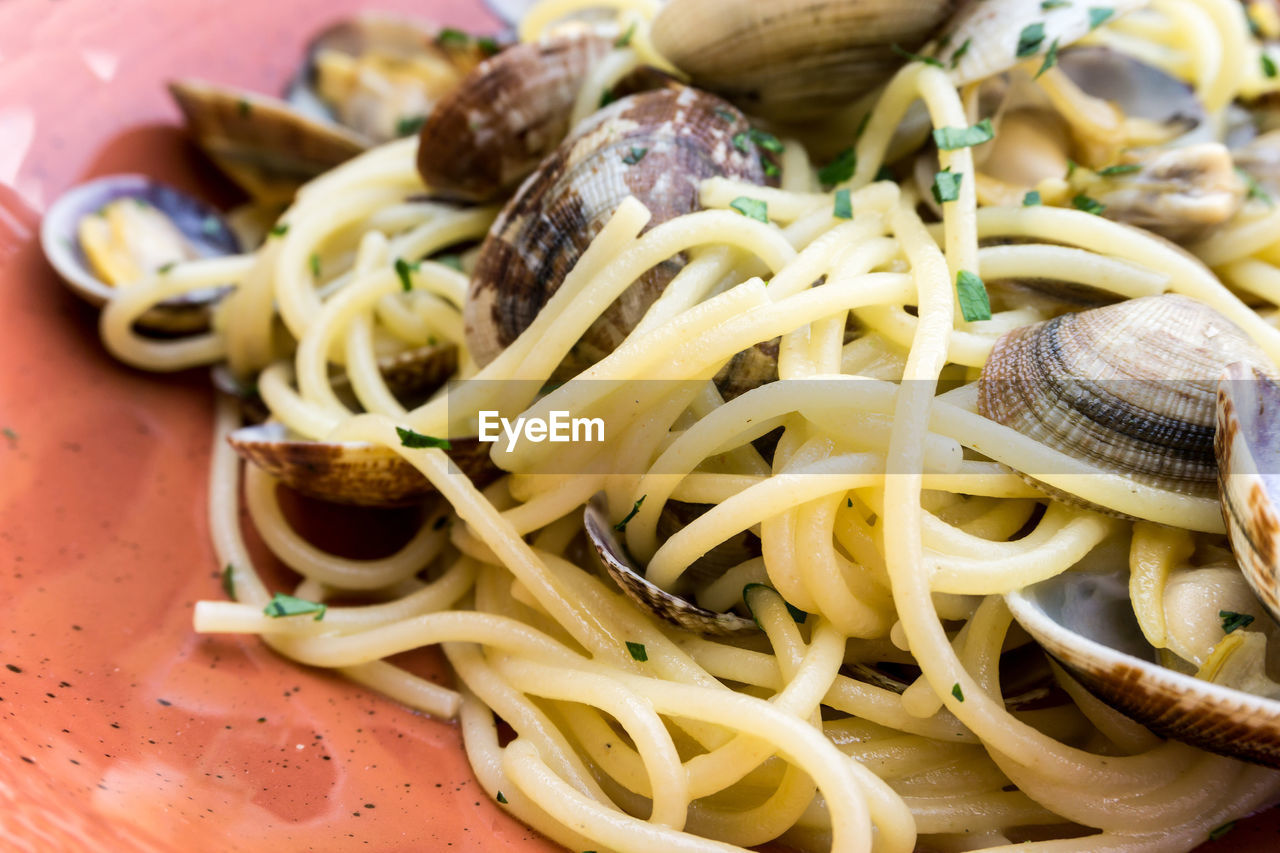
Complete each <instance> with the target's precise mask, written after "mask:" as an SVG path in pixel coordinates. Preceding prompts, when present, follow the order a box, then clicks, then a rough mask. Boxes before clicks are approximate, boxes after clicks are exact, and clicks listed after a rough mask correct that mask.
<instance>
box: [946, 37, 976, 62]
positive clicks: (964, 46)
mask: <svg viewBox="0 0 1280 853" xmlns="http://www.w3.org/2000/svg"><path fill="white" fill-rule="evenodd" d="M971 44H973V39H971V38H967V39H965V40H964V41H962V42H961V43H960V46H959V47H957V48H956V52H955V53H953V54H951V67H952V68H955V67H956V66H957V65H959V64H960V60H961V59H963V58H964V55H965V54H966V53H968V52H969V45H971Z"/></svg>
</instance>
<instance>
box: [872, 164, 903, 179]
mask: <svg viewBox="0 0 1280 853" xmlns="http://www.w3.org/2000/svg"><path fill="white" fill-rule="evenodd" d="M876 180H877V181H896V180H898V176H897V175H895V174H894V173H893V170H892V169H890V168H889V167H888V166H881V167H880V168H879V169H876Z"/></svg>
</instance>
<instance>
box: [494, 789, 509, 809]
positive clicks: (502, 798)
mask: <svg viewBox="0 0 1280 853" xmlns="http://www.w3.org/2000/svg"><path fill="white" fill-rule="evenodd" d="M494 799H495V800H497V801H498V802H500V803H502V804H503V805H504V806H505V805H506V804H507V798H506V797H504V796H502V792H501V791H499V792H498V796H496V797H494Z"/></svg>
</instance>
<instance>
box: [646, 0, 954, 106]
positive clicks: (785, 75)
mask: <svg viewBox="0 0 1280 853" xmlns="http://www.w3.org/2000/svg"><path fill="white" fill-rule="evenodd" d="M954 7H955V2H954V0H859V2H848V0H775V2H771V3H761V2H759V0H669V2H668V3H667V4H666V5H664V6H663V7H662V10H661V11H660V12H659V13H658V15H657V17H655V18H654V20H653V32H652V37H653V44H654V47H655V48H657V50H658V51H659V52H660V53H661V54H662V55H663V56H665V57H666V58H667V59H669V60H670V61H671V62H672V63H673V64H674V65H675V66H676V67H677V68H679V69H680V70H681V71H684V72H686V73H687V74H689V75H690V77H691V78H692V80H693V84H694V85H695V86H698V87H700V88H703V89H707V90H708V91H712V92H715V93H716V94H718V95H721V96H723V97H725V98H727V99H728V100H730V101H732V102H733V103H735V104H737V105H738V106H739V107H741V108H742V109H743V110H745V111H746V112H748V113H751V114H753V115H759V116H762V117H764V118H768V119H772V120H776V121H804V120H808V119H814V118H819V117H821V116H824V115H827V114H829V113H831V112H833V111H834V110H837V109H839V108H841V107H846V106H849V105H850V104H851V103H852V102H853V101H854V100H855V99H856V98H857V97H858V96H859V95H862V94H864V93H866V92H869V91H871V90H872V89H874V88H875V87H876V86H878V85H880V84H881V83H883V82H885V81H886V80H888V79H889V77H890V75H892V74H893V72H894V71H895V70H897V69H898V68H899V67H901V66H902V65H903V64H904V63H905V62H906V60H905V59H904V58H903V57H902V56H901V54H899V53H898V52H896V51H894V49H893V46H894V45H897V46H898V47H899V48H902V49H905V50H915V49H917V48H919V47H920V46H921V45H922V44H924V42H925V41H926V40H927V39H928V38H929V37H930V36H931V35H932V34H933V33H934V32H935V31H936V30H937V29H938V27H939V26H941V25H942V24H943V22H944V21H946V20H947V18H948V17H949V16H950V14H951V12H952V9H953V8H954Z"/></svg>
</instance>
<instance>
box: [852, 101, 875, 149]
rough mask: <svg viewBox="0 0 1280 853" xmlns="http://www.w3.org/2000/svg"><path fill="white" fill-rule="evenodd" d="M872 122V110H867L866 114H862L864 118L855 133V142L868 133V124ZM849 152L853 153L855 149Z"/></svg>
mask: <svg viewBox="0 0 1280 853" xmlns="http://www.w3.org/2000/svg"><path fill="white" fill-rule="evenodd" d="M870 121H871V110H867V111H866V112H865V113H863V114H862V118H861V119H859V120H858V129H857V130H855V131H854V132H853V138H854V140H855V141H857V140H859V139H861V138H862V134H863V133H865V132H866V130H867V124H868V123H869V122H870ZM849 150H851V151H852V150H853V149H849Z"/></svg>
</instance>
